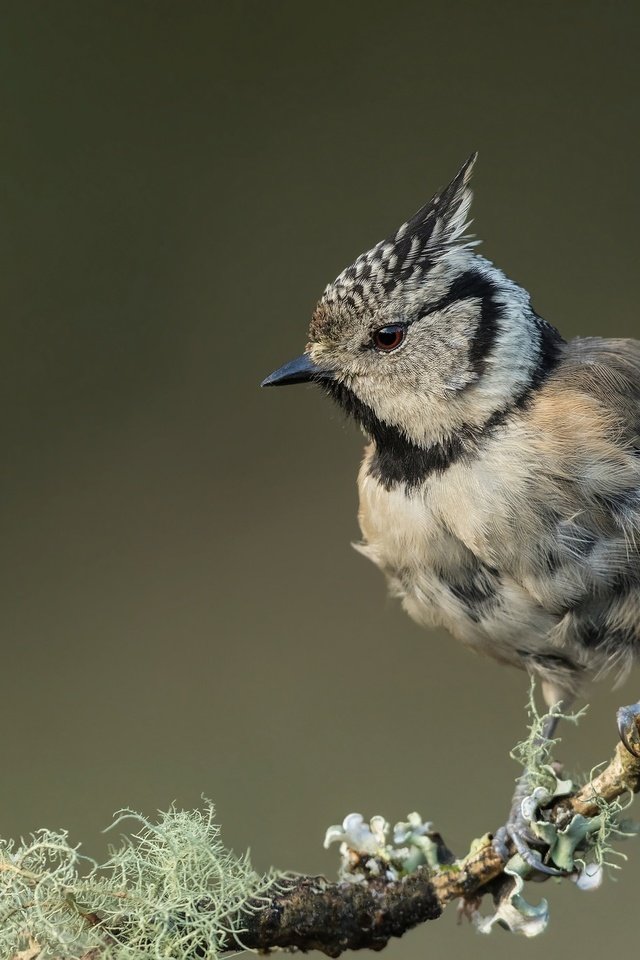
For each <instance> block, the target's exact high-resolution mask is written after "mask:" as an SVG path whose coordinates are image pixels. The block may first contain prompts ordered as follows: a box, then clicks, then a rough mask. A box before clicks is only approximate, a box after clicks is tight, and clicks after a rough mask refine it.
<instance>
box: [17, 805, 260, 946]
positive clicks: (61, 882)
mask: <svg viewBox="0 0 640 960" xmlns="http://www.w3.org/2000/svg"><path fill="white" fill-rule="evenodd" d="M125 821H130V822H131V823H132V824H133V827H134V831H133V833H131V834H130V835H129V836H128V837H127V838H126V839H124V841H123V842H122V844H121V845H120V846H119V847H118V848H117V849H114V850H112V852H111V856H110V857H109V859H108V860H107V861H106V863H103V864H97V863H95V862H94V861H93V860H90V859H88V858H86V857H84V856H82V855H81V854H80V852H79V850H78V847H75V846H73V845H72V844H71V843H70V841H69V837H68V834H67V833H66V831H58V832H56V831H51V830H40V831H38V832H37V833H34V834H33V835H32V836H31V837H29V838H28V839H26V840H23V841H22V842H21V843H19V844H17V843H12V842H4V841H0V905H1V906H0V957H3V958H4V957H7V958H8V957H12V956H14V955H15V954H17V953H18V952H19V951H20V950H25V949H27V948H28V947H29V946H30V944H33V943H36V944H37V945H38V946H39V948H40V953H39V954H37V956H38V960H49V958H56V960H58V958H59V960H76V958H78V957H82V956H83V955H84V954H85V953H87V951H89V950H90V949H91V948H94V947H102V948H104V945H105V941H106V942H107V943H108V947H107V949H106V951H105V950H104V949H103V951H102V952H101V953H100V957H101V960H102V958H105V960H107V958H108V960H143V958H144V960H149V958H150V957H152V958H160V957H162V958H171V960H187V958H190V960H193V957H194V956H201V957H203V958H208V960H213V958H217V957H218V956H219V955H220V953H221V947H222V944H223V942H224V941H225V940H226V939H227V937H228V934H229V932H230V931H231V932H233V933H235V934H237V935H238V936H239V937H240V938H241V936H242V931H241V929H240V926H239V925H238V928H237V929H235V923H236V922H237V918H238V914H239V910H240V908H241V907H242V904H243V903H244V902H245V901H246V900H247V899H248V898H249V897H260V896H262V895H263V894H264V893H265V892H266V891H267V890H268V889H269V888H270V887H272V886H273V885H274V884H275V883H276V882H277V878H276V877H275V876H271V875H270V876H267V877H264V876H260V875H259V874H257V873H256V872H255V871H254V870H253V868H252V867H251V864H250V862H249V859H248V857H247V856H244V857H238V856H236V855H235V854H233V853H231V852H230V851H229V850H227V849H226V848H225V847H224V845H223V844H222V842H221V840H220V836H219V834H220V830H219V827H218V825H217V824H216V822H215V818H214V810H213V806H212V805H211V804H209V803H207V804H206V806H205V807H204V809H203V810H201V811H200V810H192V811H183V810H177V809H171V810H169V811H168V812H166V813H161V814H159V816H158V818H157V819H156V820H155V821H151V820H149V819H147V818H145V817H142V816H141V815H140V814H137V813H135V812H133V811H130V810H125V811H121V812H120V814H119V815H118V817H117V819H116V821H115V824H114V825H113V826H116V825H120V824H123V823H124V822H125ZM96 920H98V922H97V923H96ZM197 951H200V952H197Z"/></svg>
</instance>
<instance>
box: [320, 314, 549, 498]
mask: <svg viewBox="0 0 640 960" xmlns="http://www.w3.org/2000/svg"><path fill="white" fill-rule="evenodd" d="M535 322H536V326H537V329H538V330H539V331H540V337H539V341H538V350H539V352H538V360H537V363H536V366H535V368H534V370H533V371H532V373H531V379H530V381H529V383H528V384H527V386H526V387H525V389H524V390H522V391H521V392H520V393H519V394H517V395H516V396H515V397H513V398H512V400H511V401H510V403H508V404H507V405H506V406H505V407H504V408H502V409H500V410H496V411H495V412H494V413H492V414H491V416H490V417H489V418H488V419H487V420H486V421H485V422H484V423H483V424H479V425H475V424H465V425H463V426H462V427H460V428H459V429H458V430H457V431H456V432H455V433H454V434H452V435H451V436H449V437H447V438H446V439H444V440H442V441H439V442H438V443H434V444H432V445H431V446H429V447H421V446H419V445H418V444H416V443H414V442H413V441H412V440H409V439H408V437H406V436H405V435H404V434H403V433H402V432H401V431H400V430H399V429H398V428H397V427H394V426H393V425H392V424H389V423H385V422H384V421H383V420H380V419H379V418H378V417H377V416H376V414H375V413H374V411H373V410H372V409H371V407H369V406H368V405H367V404H366V403H363V401H362V400H360V399H359V398H358V397H357V396H356V394H355V393H354V392H353V391H352V390H350V389H349V387H347V386H346V385H345V384H343V383H339V382H338V381H336V380H324V381H322V386H324V388H325V389H326V390H327V392H328V393H329V394H330V395H331V396H332V397H333V399H334V400H336V402H337V403H339V404H340V406H341V407H342V408H343V409H344V410H345V412H346V413H347V414H348V415H349V416H351V417H353V418H354V419H355V420H356V421H357V423H359V424H360V426H361V427H362V428H363V430H364V431H365V433H367V434H368V435H369V436H370V437H371V439H372V440H373V441H374V443H375V446H376V451H375V454H374V456H373V458H372V460H371V463H370V465H369V473H370V475H371V476H374V477H376V478H377V479H378V480H379V481H380V482H381V483H382V485H383V486H384V487H386V489H387V490H389V489H391V488H392V487H394V486H396V485H397V484H400V483H403V484H405V486H407V487H415V486H418V485H419V484H420V483H421V482H422V481H423V480H426V479H427V477H429V476H430V475H432V474H442V473H444V472H445V470H447V469H448V468H449V467H450V466H452V465H453V464H454V463H457V462H458V461H460V460H463V459H471V458H473V457H475V456H478V454H479V452H480V450H481V448H482V445H483V444H484V443H485V442H486V441H487V440H488V439H489V438H490V437H491V436H493V434H494V433H495V431H496V430H497V428H498V427H500V426H501V425H502V424H504V423H505V422H506V421H507V420H508V419H509V417H510V416H511V415H512V414H513V413H515V412H516V411H518V410H522V409H523V408H525V407H526V406H527V405H528V404H529V403H530V401H531V399H532V398H533V396H534V395H535V392H536V390H537V389H538V388H539V387H540V386H541V384H542V383H544V381H545V380H546V378H547V376H548V375H549V373H550V372H551V371H552V370H553V368H554V367H555V366H556V364H557V363H558V361H559V358H560V349H561V345H562V343H563V342H564V341H563V340H562V338H561V336H560V334H559V333H558V332H557V331H556V330H554V328H553V327H551V326H549V325H548V324H546V323H545V322H544V321H541V320H539V319H538V318H535Z"/></svg>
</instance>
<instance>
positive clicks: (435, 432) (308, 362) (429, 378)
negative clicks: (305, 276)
mask: <svg viewBox="0 0 640 960" xmlns="http://www.w3.org/2000/svg"><path fill="white" fill-rule="evenodd" d="M475 159H476V158H475V155H473V156H472V157H470V158H469V160H468V161H467V162H466V163H465V164H464V166H463V167H462V169H461V170H460V171H459V173H458V174H457V175H456V176H455V177H454V179H453V180H452V181H451V183H450V184H449V185H448V186H447V187H446V188H445V189H444V190H442V191H441V192H440V193H438V194H436V195H435V196H434V197H433V198H432V200H431V201H430V202H429V203H427V204H426V205H425V206H423V207H422V208H421V209H420V210H418V212H417V213H416V214H415V215H414V216H413V217H411V219H410V220H408V221H407V222H406V223H403V224H402V226H401V227H400V228H399V229H398V230H397V231H396V232H395V233H394V234H392V236H390V237H389V238H388V239H387V240H383V241H382V242H381V243H378V244H377V245H376V246H375V247H373V248H372V249H371V250H369V251H368V252H367V253H364V254H362V256H360V257H358V259H357V260H356V261H355V263H353V264H352V265H351V266H350V267H347V269H346V270H343V272H342V273H341V274H340V276H339V277H337V279H336V280H334V281H333V283H330V284H329V285H328V286H327V288H326V289H325V291H324V294H323V295H322V298H321V300H320V302H319V303H318V305H317V307H316V310H315V312H314V314H313V317H312V320H311V326H310V330H309V342H308V344H307V347H306V350H305V352H304V354H303V355H302V356H301V357H299V358H298V359H296V360H293V361H292V362H291V363H288V364H285V365H284V366H283V367H280V368H279V369H278V370H276V371H275V372H274V373H272V374H271V375H270V376H269V377H267V378H266V380H264V381H263V386H277V385H281V384H282V385H284V384H289V383H301V382H309V381H313V382H317V383H318V384H320V385H321V386H323V387H324V388H325V389H326V390H327V391H328V392H329V393H330V394H331V395H332V396H333V397H334V398H335V399H336V400H337V401H338V402H339V403H340V404H341V405H342V406H343V407H344V408H345V409H346V410H347V412H348V413H349V414H351V415H352V416H354V417H355V419H356V420H357V421H358V422H359V423H360V425H361V426H362V428H363V429H364V431H365V433H367V434H368V435H369V436H371V437H373V438H374V439H379V438H380V436H381V435H382V434H383V433H385V431H386V432H387V433H388V432H389V430H391V431H392V432H394V433H397V434H398V435H400V436H402V437H404V438H406V440H408V441H409V442H411V443H412V444H415V445H418V446H428V445H430V444H432V443H434V442H439V441H441V440H442V439H443V438H446V437H448V436H451V434H452V433H454V432H455V430H456V429H458V428H459V427H460V426H461V425H463V424H469V423H474V422H476V421H477V422H478V423H481V422H482V421H483V419H486V417H488V416H489V415H491V414H492V413H493V412H494V411H495V410H496V409H497V408H498V407H499V406H500V404H501V403H502V402H506V399H507V395H510V393H511V392H512V388H513V383H511V380H512V378H513V376H514V371H515V376H516V380H517V371H518V370H519V369H520V368H522V374H523V379H524V378H525V377H526V370H525V369H524V368H525V367H527V366H528V360H527V357H529V359H530V353H529V352H528V347H527V344H526V343H524V344H523V342H522V336H520V337H517V336H514V330H513V329H512V328H513V323H511V322H510V321H511V320H512V319H513V316H512V315H513V314H514V313H522V312H523V311H525V312H526V310H530V307H529V298H528V295H527V294H526V292H525V291H524V290H522V289H521V288H520V287H518V286H517V285H516V284H514V283H512V282H511V281H509V280H507V278H506V277H504V275H503V274H501V273H500V271H498V270H497V269H496V268H495V267H493V265H492V264H490V263H489V262H488V261H487V260H484V259H483V258H482V257H480V256H478V255H477V254H476V253H474V250H473V247H474V244H473V243H472V242H471V241H470V239H469V237H468V236H467V235H466V231H467V227H468V214H469V207H470V204H471V190H470V187H469V181H470V178H471V172H472V169H473V165H474V163H475ZM505 367H507V368H508V373H506V374H505V370H504V368H505ZM507 380H508V381H509V384H507V383H506V381H507Z"/></svg>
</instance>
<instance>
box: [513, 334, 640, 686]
mask: <svg viewBox="0 0 640 960" xmlns="http://www.w3.org/2000/svg"><path fill="white" fill-rule="evenodd" d="M523 422H524V423H525V424H526V426H527V428H528V433H529V444H530V445H529V450H528V455H529V457H530V458H531V459H530V465H529V467H528V471H529V472H528V476H527V483H528V486H527V489H526V494H525V495H523V496H522V497H521V499H520V505H519V506H518V511H519V512H518V513H516V512H515V511H514V512H513V513H512V518H513V519H512V522H513V524H514V527H513V529H518V524H521V526H520V527H519V529H520V535H519V536H518V537H517V539H518V541H519V546H520V549H519V551H518V553H517V556H516V555H512V558H511V560H510V562H508V569H507V570H506V571H505V572H506V573H507V574H508V575H510V576H512V577H514V579H516V580H517V581H518V582H519V583H520V584H521V585H522V586H523V587H524V588H525V589H526V590H527V592H528V593H529V594H530V595H531V596H532V598H534V599H535V601H536V602H537V603H539V604H540V606H541V607H542V608H543V609H545V610H547V611H549V612H551V611H553V612H555V613H556V614H557V616H558V625H557V628H556V630H555V631H554V636H553V643H554V647H556V648H558V647H559V648H564V649H565V650H571V651H573V652H574V653H575V654H576V655H579V659H580V660H582V662H583V664H584V665H585V666H589V667H590V668H591V667H593V665H594V664H596V663H597V664H599V666H598V669H608V668H609V667H611V668H613V669H615V670H618V671H622V670H624V669H625V668H626V667H628V666H629V664H630V663H631V662H632V660H633V659H634V657H636V656H639V655H640V342H638V341H636V340H622V339H621V340H607V339H600V338H585V339H576V340H573V341H571V343H569V344H568V345H567V348H566V353H565V355H564V357H563V359H562V362H561V363H560V364H559V366H558V367H557V368H556V370H555V371H554V373H553V375H552V376H551V377H550V378H549V380H548V381H547V383H546V384H545V385H544V387H543V388H542V389H541V390H540V391H539V394H538V396H537V398H536V399H535V401H534V402H533V403H532V405H531V407H530V409H529V410H528V411H526V413H525V414H524V418H523Z"/></svg>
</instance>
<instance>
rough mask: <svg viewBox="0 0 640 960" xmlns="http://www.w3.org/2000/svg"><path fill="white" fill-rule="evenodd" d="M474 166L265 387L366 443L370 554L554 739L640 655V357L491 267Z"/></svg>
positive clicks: (335, 298)
mask: <svg viewBox="0 0 640 960" xmlns="http://www.w3.org/2000/svg"><path fill="white" fill-rule="evenodd" d="M476 157H477V154H473V155H472V156H471V157H470V158H469V159H468V160H467V161H466V163H464V164H463V166H462V167H461V169H460V170H459V172H458V173H457V174H456V176H455V177H454V178H453V180H452V181H451V182H450V183H449V184H448V186H446V187H445V188H444V189H442V190H440V191H439V192H438V193H436V194H435V195H434V196H433V197H432V199H431V200H430V201H429V202H428V203H426V204H425V205H424V206H422V207H421V208H420V209H419V210H418V211H417V213H415V214H414V215H413V216H412V217H411V218H410V219H408V220H407V221H406V222H404V223H403V224H402V225H401V226H400V227H399V228H398V229H397V230H395V232H393V233H392V234H390V235H389V236H388V237H387V238H386V239H384V240H382V241H381V242H379V243H377V244H376V245H375V246H373V247H372V248H371V249H370V250H369V251H367V252H366V253H363V254H362V255H360V256H359V257H358V258H357V259H356V260H355V261H354V263H352V264H351V265H350V266H348V267H347V268H346V269H345V270H343V271H342V273H341V274H340V275H339V276H338V277H337V279H336V280H334V281H333V282H331V283H329V284H328V286H327V287H326V289H325V290H324V293H323V294H322V296H321V298H320V300H319V302H318V304H317V306H316V309H315V311H314V313H313V316H312V318H311V323H310V328H309V334H308V342H307V345H306V348H305V350H304V353H303V354H302V355H301V356H300V357H298V358H297V359H295V360H293V361H291V362H289V363H286V364H285V365H284V366H281V367H279V368H278V369H277V370H276V371H275V372H274V373H272V374H271V375H270V376H268V377H267V378H266V379H265V380H264V381H263V383H262V385H263V386H269V387H270V386H280V385H287V384H296V383H314V384H316V385H318V386H319V387H320V388H321V389H323V390H324V391H325V392H326V393H327V394H328V395H329V396H330V397H331V398H332V399H333V400H334V401H335V402H337V404H338V405H339V406H340V407H341V408H342V409H343V410H344V411H345V412H346V414H347V415H348V416H349V417H351V418H353V419H354V420H355V421H356V423H357V424H358V425H359V426H360V427H361V429H362V431H363V433H364V434H365V436H366V438H367V446H366V447H365V451H364V457H363V460H362V464H361V467H360V470H359V474H358V492H359V513H358V519H359V524H360V529H361V532H362V541H361V543H359V544H358V545H357V549H358V550H359V551H360V552H361V553H362V554H364V556H365V557H368V558H369V559H370V560H371V561H373V563H374V564H376V566H378V567H379V568H380V569H381V570H382V571H383V573H384V575H385V576H386V578H387V581H388V584H389V587H390V590H391V593H392V594H393V595H394V596H396V597H397V598H399V599H400V601H401V603H402V606H403V607H404V609H405V610H406V611H407V613H408V614H409V615H410V616H411V617H412V618H413V619H414V620H416V621H417V622H418V623H419V624H421V625H423V626H427V627H432V626H440V627H444V628H445V629H446V630H447V631H448V632H449V633H450V634H451V635H452V636H453V637H455V638H457V639H458V640H460V641H462V643H463V644H465V645H466V646H468V647H469V648H471V649H472V650H475V651H477V652H479V653H482V654H487V655H488V656H490V657H492V658H493V659H494V660H496V661H498V662H500V663H502V664H506V665H511V666H514V667H518V668H521V669H523V670H525V671H527V672H528V673H529V674H530V675H531V677H532V678H535V679H536V680H537V681H538V682H539V683H540V686H541V690H542V694H543V696H544V700H545V702H546V704H547V707H548V708H549V710H550V713H549V722H548V724H547V726H546V728H545V735H547V736H551V734H552V733H553V730H554V728H555V722H556V719H557V715H558V713H559V712H560V710H561V709H566V707H567V705H569V704H570V703H571V702H572V701H573V700H574V698H575V697H576V696H577V695H579V694H580V693H582V692H583V691H584V688H585V685H586V684H587V683H588V682H589V681H591V680H594V679H599V678H601V677H603V676H604V675H605V674H612V675H613V676H614V677H615V678H616V679H621V678H623V677H624V676H626V674H627V673H628V671H629V670H630V668H631V666H632V665H633V663H634V661H635V660H637V659H638V658H639V657H640V342H639V341H638V340H633V339H611V338H606V337H591V336H588V337H577V338H575V339H570V340H566V339H565V338H564V337H563V336H562V335H561V333H560V332H559V330H558V329H557V328H556V327H555V326H553V325H552V324H551V323H549V322H547V321H546V320H545V319H542V317H540V316H539V315H538V314H537V312H536V311H535V309H534V308H533V306H532V302H531V297H530V295H529V293H528V292H527V291H526V290H525V289H524V288H523V287H522V286H520V285H519V284H518V283H516V282H515V281H514V280H512V279H510V278H508V277H507V276H506V275H505V273H503V271H502V270H500V269H499V268H498V267H497V266H495V265H494V264H493V263H492V262H491V261H489V260H488V259H486V258H485V257H483V256H481V255H480V254H479V252H478V250H477V241H476V240H475V239H474V238H473V236H472V235H471V234H470V232H469V227H470V222H469V211H470V205H471V199H472V193H471V186H470V182H471V176H472V171H473V168H474V165H475V162H476ZM626 743H627V746H628V747H629V749H631V748H632V747H633V744H630V743H629V742H628V741H626Z"/></svg>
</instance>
